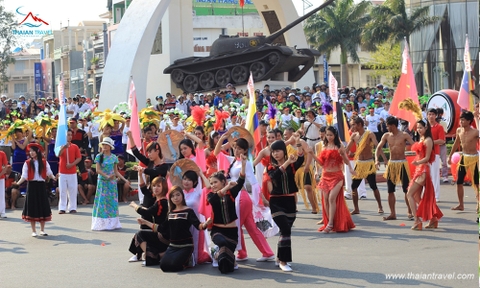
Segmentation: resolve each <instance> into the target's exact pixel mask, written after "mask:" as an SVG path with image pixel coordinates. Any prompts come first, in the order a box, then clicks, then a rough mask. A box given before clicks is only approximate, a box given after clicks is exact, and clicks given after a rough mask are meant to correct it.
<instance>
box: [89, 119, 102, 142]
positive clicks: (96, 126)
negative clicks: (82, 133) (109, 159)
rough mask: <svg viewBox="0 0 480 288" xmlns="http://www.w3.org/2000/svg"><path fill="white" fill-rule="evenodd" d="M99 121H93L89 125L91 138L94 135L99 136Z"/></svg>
mask: <svg viewBox="0 0 480 288" xmlns="http://www.w3.org/2000/svg"><path fill="white" fill-rule="evenodd" d="M99 128H100V123H98V122H93V123H92V125H91V126H90V131H91V132H92V138H94V137H100V134H101V133H100V130H98V129H99Z"/></svg>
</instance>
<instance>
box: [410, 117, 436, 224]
mask: <svg viewBox="0 0 480 288" xmlns="http://www.w3.org/2000/svg"><path fill="white" fill-rule="evenodd" d="M417 132H418V134H420V142H417V143H415V144H413V145H412V151H415V153H417V157H416V158H415V161H413V162H412V164H413V165H415V166H416V168H415V172H414V174H413V177H412V182H411V183H410V187H409V188H408V192H407V197H408V203H409V204H410V208H411V209H412V213H413V215H414V216H415V224H414V225H413V226H412V230H422V221H428V220H430V222H429V223H428V225H427V226H425V228H437V227H438V220H440V218H442V216H443V214H442V211H440V209H439V208H438V206H437V202H436V200H435V191H434V188H433V183H432V178H431V175H430V165H431V163H432V162H433V161H435V153H432V152H433V140H432V132H431V130H430V125H429V124H428V123H427V122H424V121H423V120H419V121H418V122H417ZM422 190H423V191H424V192H423V197H421V199H420V196H421V194H422ZM417 204H418V208H417Z"/></svg>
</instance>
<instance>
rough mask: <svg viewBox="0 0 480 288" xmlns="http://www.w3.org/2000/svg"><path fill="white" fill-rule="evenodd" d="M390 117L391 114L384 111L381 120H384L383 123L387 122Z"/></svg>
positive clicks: (381, 113)
mask: <svg viewBox="0 0 480 288" xmlns="http://www.w3.org/2000/svg"><path fill="white" fill-rule="evenodd" d="M388 117H390V113H388V110H385V109H383V110H382V111H380V118H382V119H383V121H387V118H388Z"/></svg>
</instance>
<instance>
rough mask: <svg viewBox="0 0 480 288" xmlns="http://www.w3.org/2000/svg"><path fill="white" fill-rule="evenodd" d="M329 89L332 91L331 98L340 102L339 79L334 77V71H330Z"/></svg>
mask: <svg viewBox="0 0 480 288" xmlns="http://www.w3.org/2000/svg"><path fill="white" fill-rule="evenodd" d="M328 90H329V91H330V98H331V99H332V101H333V102H338V81H337V79H335V77H333V74H332V71H330V74H329V77H328Z"/></svg>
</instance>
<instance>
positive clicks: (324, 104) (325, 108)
mask: <svg viewBox="0 0 480 288" xmlns="http://www.w3.org/2000/svg"><path fill="white" fill-rule="evenodd" d="M322 111H323V114H325V115H329V114H330V112H332V111H333V107H332V105H331V104H330V103H328V102H322Z"/></svg>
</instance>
